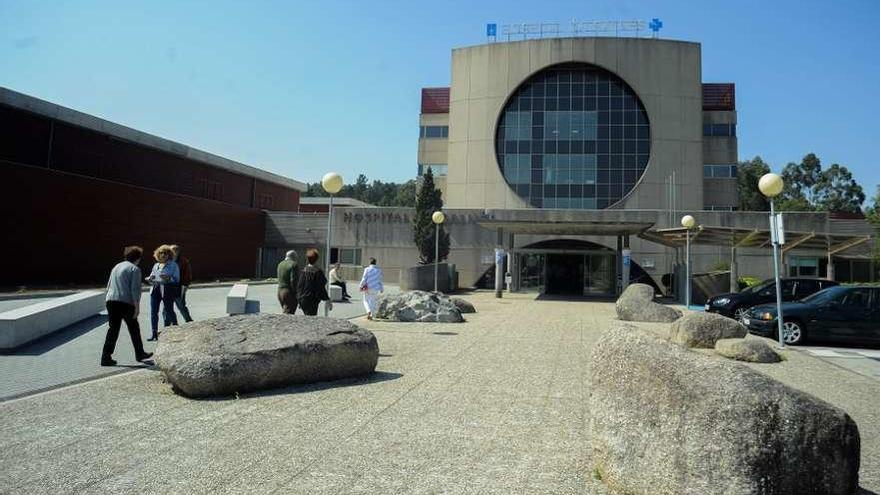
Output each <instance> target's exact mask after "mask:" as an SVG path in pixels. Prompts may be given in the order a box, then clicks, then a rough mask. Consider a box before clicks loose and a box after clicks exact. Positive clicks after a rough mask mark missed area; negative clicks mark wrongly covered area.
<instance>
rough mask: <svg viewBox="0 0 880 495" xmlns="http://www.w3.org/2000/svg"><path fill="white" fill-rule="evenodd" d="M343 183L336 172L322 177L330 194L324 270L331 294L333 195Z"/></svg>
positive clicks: (325, 189) (328, 305)
mask: <svg viewBox="0 0 880 495" xmlns="http://www.w3.org/2000/svg"><path fill="white" fill-rule="evenodd" d="M343 184H344V182H343V180H342V176H341V175H339V174H338V173H336V172H327V173H326V174H324V177H322V178H321V187H323V188H324V191H326V192H327V194H329V195H330V201H329V203H328V204H327V257H326V262H325V266H326V267H327V270H326V271H325V272H324V273H325V274H326V275H327V294H330V243H331V241H332V238H333V236H332V232H333V230H332V228H333V195H334V194H337V193H338V192H339V191H341V190H342V186H343ZM330 305H331V303H330V301H327V303H326V304H324V316H328V315H329V314H330Z"/></svg>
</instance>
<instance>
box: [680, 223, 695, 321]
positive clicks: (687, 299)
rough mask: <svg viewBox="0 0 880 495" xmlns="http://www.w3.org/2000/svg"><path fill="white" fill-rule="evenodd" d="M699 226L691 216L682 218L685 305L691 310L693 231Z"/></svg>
mask: <svg viewBox="0 0 880 495" xmlns="http://www.w3.org/2000/svg"><path fill="white" fill-rule="evenodd" d="M696 224H697V221H696V220H695V219H694V217H692V216H691V215H685V216H683V217H681V226H682V227H684V228H685V229H687V230H685V254H684V266H685V277H684V278H685V286H684V303H685V306H686V307H687V308H688V309H690V307H691V229H693V228H694V225H696Z"/></svg>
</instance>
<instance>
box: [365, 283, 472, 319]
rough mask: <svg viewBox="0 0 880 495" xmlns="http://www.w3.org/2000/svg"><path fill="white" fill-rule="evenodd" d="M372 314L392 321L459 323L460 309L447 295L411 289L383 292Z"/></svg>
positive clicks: (460, 317)
mask: <svg viewBox="0 0 880 495" xmlns="http://www.w3.org/2000/svg"><path fill="white" fill-rule="evenodd" d="M373 316H375V317H377V318H382V319H386V320H393V321H419V322H439V323H460V322H463V321H464V318H462V316H461V311H460V310H459V309H458V307H456V305H455V303H453V302H452V301H451V300H450V299H449V297H447V296H445V295H443V294H440V293H436V292H425V291H420V290H413V291H407V292H398V293H395V294H389V293H385V294H382V295H381V296H379V300H378V301H377V302H376V314H374V315H373Z"/></svg>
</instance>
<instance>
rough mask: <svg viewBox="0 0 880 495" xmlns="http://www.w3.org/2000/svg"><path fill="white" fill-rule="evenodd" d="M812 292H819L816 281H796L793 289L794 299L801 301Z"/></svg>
mask: <svg viewBox="0 0 880 495" xmlns="http://www.w3.org/2000/svg"><path fill="white" fill-rule="evenodd" d="M814 292H819V281H818V280H798V281H797V286H796V287H795V289H794V297H795V298H796V299H803V298H805V297H807V296H809V295H810V294H813V293H814Z"/></svg>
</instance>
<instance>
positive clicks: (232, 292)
mask: <svg viewBox="0 0 880 495" xmlns="http://www.w3.org/2000/svg"><path fill="white" fill-rule="evenodd" d="M247 293H248V286H247V284H235V285H233V286H232V288H231V289H229V294H228V295H227V296H226V314H229V315H240V314H244V313H245V312H247Z"/></svg>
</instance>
